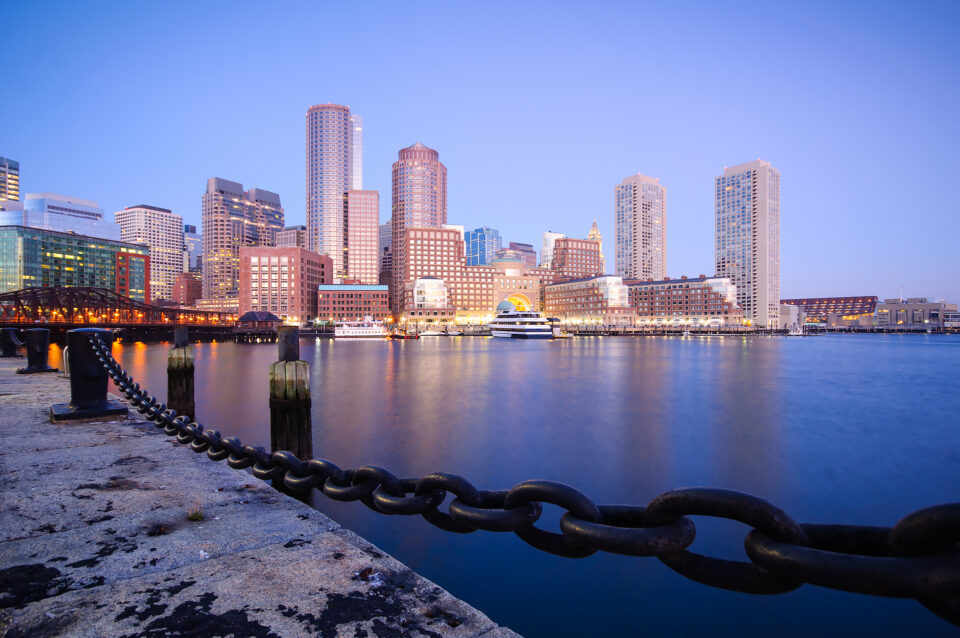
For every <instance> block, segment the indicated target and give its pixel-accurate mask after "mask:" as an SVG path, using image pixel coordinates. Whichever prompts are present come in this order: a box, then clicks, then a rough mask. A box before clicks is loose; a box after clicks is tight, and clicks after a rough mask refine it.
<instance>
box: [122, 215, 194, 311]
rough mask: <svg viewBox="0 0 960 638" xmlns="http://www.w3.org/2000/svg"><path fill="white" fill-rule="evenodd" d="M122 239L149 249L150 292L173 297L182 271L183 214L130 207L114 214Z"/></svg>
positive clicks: (154, 296) (167, 297)
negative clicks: (175, 285) (174, 287)
mask: <svg viewBox="0 0 960 638" xmlns="http://www.w3.org/2000/svg"><path fill="white" fill-rule="evenodd" d="M113 217H114V219H115V220H116V222H117V223H118V224H119V225H120V240H121V241H125V242H131V243H136V244H146V245H147V246H148V247H149V248H150V291H151V296H152V297H153V298H154V299H166V300H171V299H173V284H174V283H176V280H177V275H179V274H180V273H182V272H183V217H181V216H180V215H174V214H173V213H172V212H171V211H169V210H167V209H166V208H157V207H156V206H146V205H144V204H140V205H138V206H128V207H126V208H124V209H123V210H118V211H117V212H116V213H114V214H113Z"/></svg>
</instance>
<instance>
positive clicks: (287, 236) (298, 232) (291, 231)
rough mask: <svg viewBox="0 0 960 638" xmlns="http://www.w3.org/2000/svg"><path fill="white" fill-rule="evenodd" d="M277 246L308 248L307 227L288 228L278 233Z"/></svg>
mask: <svg viewBox="0 0 960 638" xmlns="http://www.w3.org/2000/svg"><path fill="white" fill-rule="evenodd" d="M277 246H279V247H281V248H306V247H307V227H306V226H287V227H286V228H284V229H283V230H281V231H277Z"/></svg>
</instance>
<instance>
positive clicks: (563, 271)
mask: <svg viewBox="0 0 960 638" xmlns="http://www.w3.org/2000/svg"><path fill="white" fill-rule="evenodd" d="M550 267H551V269H552V270H553V271H554V272H556V273H557V277H566V278H569V279H582V278H585V277H596V276H598V275H602V274H603V255H602V254H601V253H600V242H597V241H594V240H592V239H574V238H573V237H561V238H560V239H557V240H555V241H554V244H553V263H552V264H551V266H550Z"/></svg>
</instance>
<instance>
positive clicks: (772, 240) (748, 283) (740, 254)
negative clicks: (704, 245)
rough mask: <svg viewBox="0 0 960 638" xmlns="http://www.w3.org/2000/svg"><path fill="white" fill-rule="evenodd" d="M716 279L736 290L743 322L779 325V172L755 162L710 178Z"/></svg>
mask: <svg viewBox="0 0 960 638" xmlns="http://www.w3.org/2000/svg"><path fill="white" fill-rule="evenodd" d="M715 196H716V270H717V277H729V278H730V280H731V281H732V282H733V283H734V285H736V287H737V303H738V304H739V305H740V307H741V308H742V309H743V317H744V319H747V320H749V321H750V322H752V323H753V324H754V325H755V326H757V327H762V328H779V327H780V171H778V170H777V169H775V168H773V167H772V166H770V162H764V161H762V160H756V161H754V162H747V163H746V164H740V165H738V166H731V167H728V168H725V169H724V171H723V175H722V176H720V177H717V178H716V180H715Z"/></svg>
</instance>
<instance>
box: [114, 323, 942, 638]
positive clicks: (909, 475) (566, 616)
mask: <svg viewBox="0 0 960 638" xmlns="http://www.w3.org/2000/svg"><path fill="white" fill-rule="evenodd" d="M195 347H196V348H197V356H196V360H197V372H196V388H197V401H196V403H197V411H198V417H199V420H200V421H201V422H203V423H204V424H205V425H206V426H207V427H214V428H216V429H218V430H220V431H221V433H223V434H224V435H235V436H239V437H240V438H241V440H243V442H244V443H254V444H260V445H265V446H266V445H268V444H269V431H268V423H269V412H268V406H267V367H268V365H269V364H270V363H271V362H273V361H274V360H275V359H276V345H273V344H271V345H249V344H234V343H211V344H197V345H195ZM167 348H168V346H166V345H164V346H158V345H151V346H145V345H143V344H132V345H129V344H128V345H119V344H117V345H115V346H114V355H115V356H116V357H117V358H118V359H119V360H121V361H122V362H123V365H124V366H125V367H127V369H128V370H129V371H130V372H131V373H132V374H133V375H134V377H135V378H136V379H137V380H138V381H140V382H141V384H142V385H143V386H144V387H147V388H148V389H150V390H151V392H153V393H154V394H156V395H158V396H159V397H160V398H161V399H165V395H166V371H165V366H166V350H167ZM301 356H302V357H303V359H304V360H306V361H308V362H310V365H311V375H312V377H311V386H312V395H313V406H314V412H313V421H314V437H313V441H314V448H315V449H314V453H315V455H316V456H322V457H324V458H328V459H331V460H333V461H334V462H335V463H337V464H339V465H341V467H355V466H358V465H362V464H377V465H383V466H385V467H387V468H388V469H390V470H391V471H393V472H394V473H395V474H397V475H399V476H417V475H422V474H424V473H427V472H431V471H450V472H455V473H458V474H462V475H464V476H466V477H467V478H468V479H470V480H471V481H473V482H475V483H476V484H477V485H478V486H479V487H482V488H486V489H506V488H509V487H510V486H512V485H513V484H515V483H517V482H518V481H521V480H524V479H529V478H546V479H553V480H560V481H564V482H568V483H571V484H573V485H575V486H577V487H578V488H580V489H581V490H582V491H584V492H585V493H587V494H588V495H589V496H591V497H592V498H594V499H595V500H596V501H597V502H603V503H618V502H630V503H639V504H643V503H645V502H646V501H648V500H649V499H650V498H652V497H653V496H655V495H656V494H658V493H660V492H662V491H665V490H668V489H672V488H676V487H681V486H687V485H709V486H714V487H725V488H730V489H738V490H743V491H746V492H750V493H752V494H756V495H758V496H760V497H762V498H765V499H767V500H770V501H772V502H774V503H775V504H777V505H778V506H780V507H782V508H784V509H785V510H786V511H787V512H788V513H790V514H791V515H793V516H794V517H795V518H797V519H798V520H800V521H802V522H838V523H851V524H874V525H892V524H893V523H895V522H896V520H897V519H898V518H900V517H901V516H903V515H904V514H906V513H909V512H910V511H912V510H914V509H917V508H919V507H924V506H927V505H931V504H935V503H939V502H946V501H957V500H960V490H958V488H957V486H958V485H960V455H958V454H956V450H957V449H958V444H960V427H958V426H960V416H958V414H960V399H958V397H960V393H958V392H957V390H958V382H957V379H960V337H953V336H936V335H934V336H915V335H911V336H874V335H869V336H825V337H816V338H804V339H785V338H686V339H680V338H672V339H671V338H583V339H567V340H557V341H553V342H539V341H529V342H513V341H507V340H498V339H488V338H433V339H429V338H424V339H421V340H419V341H398V342H381V341H353V342H343V341H341V342H334V341H332V340H303V341H302V342H301ZM317 505H318V506H319V508H320V509H322V510H323V511H325V512H326V513H328V514H329V515H331V516H332V517H333V518H335V519H336V520H338V521H339V522H341V523H343V524H344V525H345V526H347V527H349V528H351V529H353V530H355V531H357V532H358V533H360V534H361V535H363V536H365V537H367V538H369V539H370V540H372V541H373V542H375V543H377V544H378V545H380V546H382V547H383V548H384V549H386V550H387V551H389V552H391V553H393V554H394V555H395V556H396V557H397V558H399V559H400V560H401V561H403V562H405V563H407V564H408V565H410V566H411V567H412V568H413V569H415V570H417V571H419V572H420V573H422V574H424V575H425V576H427V577H428V578H431V579H433V580H435V581H437V582H438V583H439V584H441V585H442V586H444V587H446V588H447V589H449V590H451V591H452V592H453V593H454V594H455V595H458V596H460V597H462V598H464V599H465V600H467V601H468V602H470V603H471V604H474V605H476V606H477V607H479V608H480V609H481V610H483V611H484V612H486V613H487V614H488V615H490V616H491V617H492V618H493V619H494V620H495V621H497V622H499V623H503V624H505V625H507V626H510V627H512V628H514V629H515V630H517V631H519V632H520V633H522V634H524V635H527V636H539V635H542V636H552V635H605V634H618V633H619V634H625V633H631V634H632V633H634V632H635V631H639V630H640V627H642V630H643V631H644V632H645V633H648V634H650V635H663V634H667V633H673V635H686V634H694V633H702V632H711V633H719V634H726V635H743V634H760V633H769V632H770V631H771V630H776V631H777V632H778V633H781V634H786V635H800V634H805V633H809V632H810V631H823V630H824V629H825V628H827V627H833V626H838V625H835V624H831V623H838V622H839V623H841V624H842V625H847V626H852V625H854V624H856V626H857V628H858V629H860V628H862V630H863V632H864V633H871V632H872V633H884V634H887V633H907V634H926V635H930V634H936V633H945V632H949V631H950V627H949V626H948V625H947V624H946V623H945V622H944V621H941V620H939V619H938V618H936V617H935V616H933V615H932V614H930V613H928V612H926V611H925V610H924V609H923V608H922V607H920V605H919V604H917V603H914V602H911V601H897V600H886V599H875V598H869V597H866V596H858V595H853V594H845V593H838V592H830V591H827V590H823V589H819V588H815V587H810V586H805V587H802V588H801V589H799V590H797V591H795V592H792V593H790V594H785V595H782V596H774V597H758V596H749V595H745V594H736V593H732V592H725V591H721V590H714V589H711V588H707V587H704V586H701V585H697V584H695V583H691V582H689V581H686V580H684V579H683V578H681V577H679V576H677V575H676V574H674V573H673V572H671V571H670V570H669V569H668V568H667V567H665V566H664V565H662V564H660V563H659V562H658V561H656V560H655V559H638V558H628V557H614V556H609V555H595V556H593V557H591V558H587V559H582V560H576V561H575V560H569V559H562V558H557V557H552V556H549V555H545V554H541V553H539V552H536V551H535V550H532V549H530V548H528V547H526V546H525V545H524V544H523V543H522V542H521V541H519V539H517V538H515V537H513V535H510V534H490V533H484V532H478V533H475V534H470V535H464V536H460V535H453V534H448V533H444V532H441V531H439V530H436V529H434V528H433V527H431V526H430V525H429V524H427V523H426V522H424V521H423V520H422V519H420V518H419V517H412V518H407V517H399V516H393V517H385V516H378V515H376V514H373V513H372V512H369V511H367V510H366V508H365V507H363V506H362V505H358V504H341V503H336V502H332V501H329V500H326V499H319V500H318V502H317ZM556 518H557V512H556V511H555V508H552V507H545V514H544V518H543V520H542V521H541V523H542V525H543V526H544V527H546V528H551V529H555V525H556ZM696 523H697V527H698V538H697V541H696V543H695V548H696V549H697V551H701V552H704V553H710V554H715V555H722V556H728V557H734V558H735V557H742V556H743V551H742V538H743V534H744V533H745V531H746V530H745V528H744V527H743V526H741V525H739V524H733V523H726V522H718V521H713V520H709V519H703V518H698V519H697V521H696ZM691 610H696V612H697V613H691ZM638 619H642V623H640V624H639V625H638ZM828 619H831V620H828Z"/></svg>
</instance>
